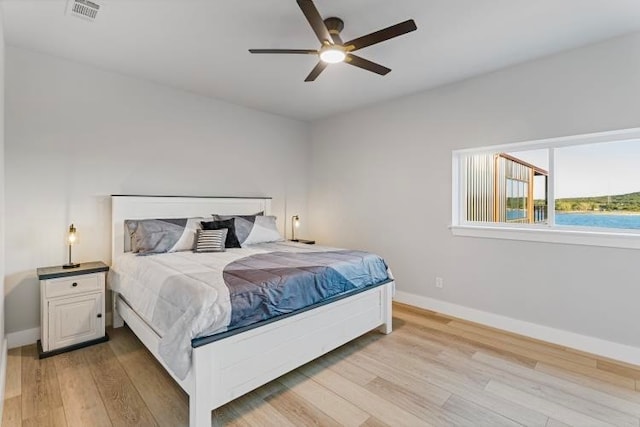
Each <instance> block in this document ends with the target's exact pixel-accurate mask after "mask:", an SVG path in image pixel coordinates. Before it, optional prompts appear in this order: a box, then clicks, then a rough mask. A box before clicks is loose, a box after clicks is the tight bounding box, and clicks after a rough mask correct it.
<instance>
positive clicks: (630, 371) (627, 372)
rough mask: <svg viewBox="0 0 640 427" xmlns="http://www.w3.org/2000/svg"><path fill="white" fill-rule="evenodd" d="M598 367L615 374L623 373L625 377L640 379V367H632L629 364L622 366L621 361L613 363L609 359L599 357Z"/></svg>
mask: <svg viewBox="0 0 640 427" xmlns="http://www.w3.org/2000/svg"><path fill="white" fill-rule="evenodd" d="M597 367H598V369H601V370H603V371H607V372H612V373H614V374H618V375H621V376H623V377H629V378H633V379H634V380H640V368H639V367H631V366H629V365H627V366H622V365H621V364H620V363H613V362H610V361H607V360H601V359H599V360H598V361H597Z"/></svg>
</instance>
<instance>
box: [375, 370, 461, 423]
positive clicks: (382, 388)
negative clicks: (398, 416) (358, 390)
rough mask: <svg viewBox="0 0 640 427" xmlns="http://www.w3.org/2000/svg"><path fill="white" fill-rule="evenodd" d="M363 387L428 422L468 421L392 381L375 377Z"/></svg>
mask: <svg viewBox="0 0 640 427" xmlns="http://www.w3.org/2000/svg"><path fill="white" fill-rule="evenodd" d="M365 388H366V389H367V390H369V391H371V392H372V393H374V394H376V395H378V396H379V397H380V398H382V399H384V400H386V401H388V402H390V403H392V404H394V405H395V406H397V407H398V408H402V409H404V410H405V411H407V412H409V413H411V414H413V415H415V416H417V417H419V418H420V419H422V420H424V421H425V422H428V423H430V424H433V425H464V424H468V423H469V420H467V419H465V418H463V417H461V416H460V415H459V414H456V413H454V412H450V411H448V410H446V409H443V408H442V407H441V406H439V405H435V404H433V403H430V402H428V401H427V400H426V399H423V398H422V397H421V396H420V395H419V394H416V393H413V392H411V391H409V390H407V389H405V388H403V387H401V386H399V385H397V384H395V383H393V382H392V381H388V380H385V379H382V378H376V379H375V380H373V381H371V382H370V383H369V384H367V385H366V386H365Z"/></svg>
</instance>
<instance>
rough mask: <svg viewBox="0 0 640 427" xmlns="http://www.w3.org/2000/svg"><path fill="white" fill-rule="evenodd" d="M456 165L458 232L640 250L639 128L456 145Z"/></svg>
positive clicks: (454, 223) (455, 224)
mask: <svg viewBox="0 0 640 427" xmlns="http://www.w3.org/2000/svg"><path fill="white" fill-rule="evenodd" d="M453 166H454V168H453V169H454V176H453V218H452V230H453V232H454V234H457V235H473V236H486V237H500V238H508V239H524V240H537V241H559V242H564V243H580V244H595V245H604V246H615V247H638V248H640V129H629V130H623V131H615V132H605V133H599V134H591V135H580V136H572V137H566V138H556V139H550V140H543V141H533V142H527V143H518V144H509V145H502V146H494V147H485V148H481V149H472V150H458V151H454V153H453ZM603 242H604V243H603Z"/></svg>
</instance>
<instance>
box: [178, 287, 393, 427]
mask: <svg viewBox="0 0 640 427" xmlns="http://www.w3.org/2000/svg"><path fill="white" fill-rule="evenodd" d="M393 286H394V283H393V282H390V283H388V284H385V285H383V286H379V287H377V288H374V289H371V290H369V291H366V292H362V293H360V294H358V295H354V296H352V297H349V298H345V299H343V300H340V301H337V302H335V303H332V304H328V305H324V306H321V307H318V308H316V309H313V310H309V311H307V312H304V313H301V314H299V315H296V316H292V317H289V318H287V319H283V320H281V321H278V322H274V323H271V324H268V325H265V326H262V327H260V328H256V329H252V330H249V331H246V332H243V333H240V334H237V335H233V336H231V337H228V338H225V339H222V340H220V341H215V342H212V343H209V344H207V345H204V346H201V347H197V348H194V349H193V359H192V373H193V378H194V381H195V382H194V393H193V394H191V395H190V397H189V417H190V420H189V426H190V427H210V426H211V411H212V410H214V409H216V408H218V407H220V406H222V405H224V404H225V403H227V402H230V401H232V400H233V399H236V398H238V397H240V396H242V395H244V394H246V393H248V392H250V391H252V390H254V389H256V388H258V387H260V386H261V385H263V384H266V383H268V382H269V381H272V380H274V379H276V378H278V377H279V376H281V375H283V374H285V373H287V372H290V371H292V370H294V369H296V368H298V367H299V366H302V365H304V364H305V363H308V362H310V361H312V360H314V359H316V358H318V357H320V356H322V355H323V354H326V353H328V352H329V351H331V350H333V349H335V348H337V347H339V346H341V345H343V344H345V343H347V342H349V341H351V340H353V339H355V338H357V337H359V336H361V335H363V334H365V333H367V332H369V331H371V330H373V329H375V328H379V330H380V331H381V332H383V333H385V334H388V333H390V332H391V318H392V309H391V302H392V301H391V298H392V295H393Z"/></svg>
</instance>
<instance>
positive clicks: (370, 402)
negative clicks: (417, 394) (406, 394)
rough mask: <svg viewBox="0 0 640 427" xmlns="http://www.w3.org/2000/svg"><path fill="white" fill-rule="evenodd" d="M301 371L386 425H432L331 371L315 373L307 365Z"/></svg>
mask: <svg viewBox="0 0 640 427" xmlns="http://www.w3.org/2000/svg"><path fill="white" fill-rule="evenodd" d="M300 370H301V372H302V373H303V374H305V375H307V376H309V377H310V378H312V379H313V380H314V381H316V382H318V383H319V384H321V385H323V386H324V387H326V388H328V389H330V390H332V391H333V392H334V393H336V394H338V395H340V396H342V397H343V398H344V399H346V400H349V401H350V402H351V403H353V404H354V405H357V406H358V407H360V408H361V409H362V410H364V411H366V412H368V413H369V414H371V415H373V416H374V417H376V418H378V419H380V420H381V421H382V422H384V423H387V424H389V425H392V426H412V427H414V426H425V425H430V424H429V423H427V422H426V421H424V420H421V419H420V418H418V417H416V416H415V415H413V414H411V413H409V412H407V411H405V410H404V409H402V408H399V407H398V406H396V405H393V404H392V403H390V402H388V401H387V400H386V399H383V398H381V397H379V396H378V395H376V394H375V393H372V392H370V391H369V390H366V389H365V388H363V387H361V386H359V385H357V384H354V383H352V382H351V381H349V380H347V379H345V378H343V377H342V376H341V375H339V374H337V373H335V372H333V371H332V370H330V369H326V370H322V371H320V372H313V371H312V370H310V369H309V368H308V367H307V365H305V366H303V367H302V368H301V369H300Z"/></svg>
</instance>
